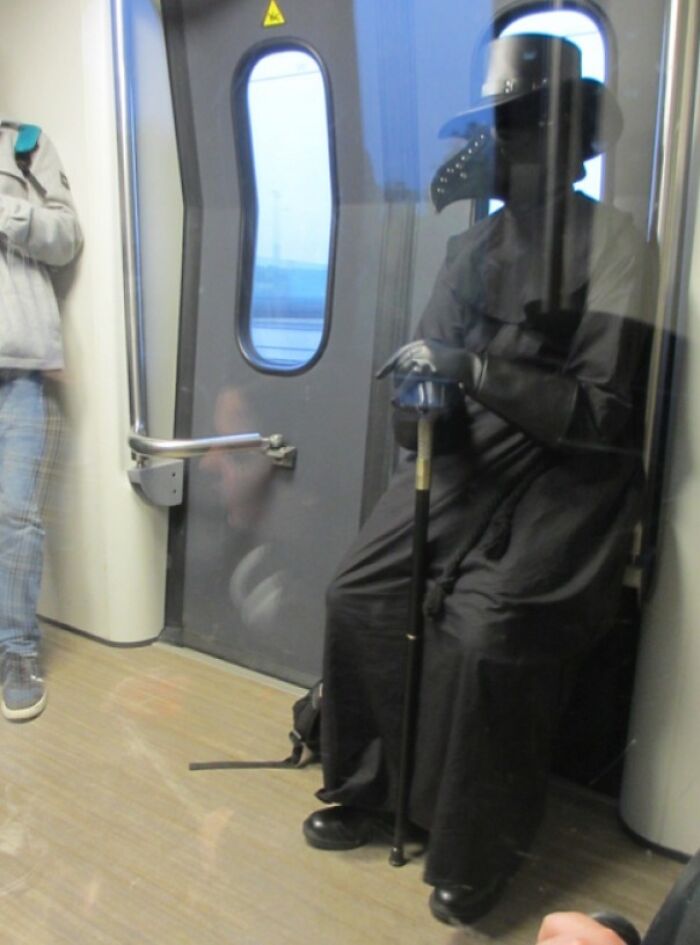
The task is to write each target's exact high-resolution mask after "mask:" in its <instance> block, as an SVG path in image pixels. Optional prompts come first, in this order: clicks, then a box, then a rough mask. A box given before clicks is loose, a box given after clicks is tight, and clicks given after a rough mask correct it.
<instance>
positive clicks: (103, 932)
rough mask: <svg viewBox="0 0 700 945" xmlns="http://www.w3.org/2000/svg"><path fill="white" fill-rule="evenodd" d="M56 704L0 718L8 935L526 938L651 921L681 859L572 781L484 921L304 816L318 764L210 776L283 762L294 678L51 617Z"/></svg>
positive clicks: (1, 848)
mask: <svg viewBox="0 0 700 945" xmlns="http://www.w3.org/2000/svg"><path fill="white" fill-rule="evenodd" d="M46 642H47V646H46V650H47V675H48V679H49V684H50V685H49V703H48V707H47V709H46V711H45V713H44V715H43V716H41V717H40V718H39V719H37V720H34V721H32V722H29V723H26V724H22V725H11V724H9V723H3V722H2V721H0V749H1V751H0V774H1V780H0V797H1V806H0V942H1V943H2V945H53V943H64V942H65V943H71V945H101V943H104V945H137V943H148V945H302V943H303V945H309V943H313V945H316V943H319V945H360V943H362V945H385V943H386V945H389V943H401V945H426V943H435V945H448V943H449V945H463V943H464V945H466V943H470V942H484V941H492V940H493V941H498V942H502V943H504V945H532V943H533V942H534V939H535V934H536V930H537V927H538V924H539V921H540V919H541V917H542V915H543V914H544V913H545V912H547V911H551V910H553V909H570V908H575V909H580V910H582V911H585V912H587V911H591V910H594V909H597V908H602V907H605V908H612V909H615V910H617V911H620V912H622V913H624V914H626V915H627V916H628V917H629V918H631V919H633V920H634V921H636V922H637V923H638V924H639V926H640V927H641V928H645V927H646V925H647V924H648V921H649V919H650V917H651V916H652V915H653V914H654V912H655V911H656V908H657V906H658V904H659V902H660V901H661V900H662V898H663V897H664V895H665V893H666V891H667V890H668V888H669V887H670V885H671V884H672V882H673V880H674V878H675V876H676V875H677V874H678V872H679V870H680V869H681V867H680V865H679V864H678V863H676V862H674V861H673V860H670V859H667V858H666V857H664V856H661V855H659V854H655V853H650V852H648V851H646V850H644V849H643V848H642V847H641V846H639V845H638V844H636V843H635V842H634V841H632V840H631V839H630V838H629V837H627V836H626V835H625V833H624V832H623V831H622V829H621V828H620V827H619V825H618V823H617V821H616V817H615V810H614V807H613V805H611V804H610V803H609V802H608V801H606V800H604V799H601V798H600V796H598V795H595V794H592V793H588V792H586V791H583V790H580V789H578V788H573V787H570V786H567V785H564V784H556V785H554V786H553V789H552V792H551V799H550V804H549V812H548V816H547V820H546V822H545V824H544V827H543V829H542V831H541V834H540V837H539V839H538V842H537V844H536V846H535V848H534V849H533V850H532V851H531V853H530V854H529V855H528V856H527V858H526V859H525V862H524V864H523V867H522V869H521V870H520V872H519V873H518V875H517V876H516V877H515V878H514V880H513V882H512V884H511V886H510V888H509V889H508V891H507V894H506V896H505V897H504V899H503V901H502V902H501V903H500V904H499V906H498V907H497V908H496V909H495V910H494V912H493V913H492V914H491V916H489V917H488V919H486V920H484V921H483V922H482V923H481V924H480V925H479V926H478V928H472V929H465V930H461V929H453V928H450V927H447V926H444V925H441V924H440V923H438V922H436V921H435V920H434V919H433V918H432V917H431V916H430V914H429V912H428V909H427V897H428V893H429V891H430V890H429V887H427V886H425V885H424V884H423V882H422V880H421V863H420V859H416V860H415V861H413V862H410V863H409V864H408V865H407V866H406V867H404V868H403V869H398V870H397V869H392V868H391V867H390V866H389V865H388V864H387V852H386V850H385V849H382V848H379V847H367V848H363V849H360V850H355V851H351V852H349V853H343V854H339V853H322V852H318V851H315V850H312V849H311V848H309V847H308V846H306V845H305V843H304V841H303V839H302V836H301V832H300V825H301V822H302V820H303V818H304V817H305V816H306V815H307V814H308V812H309V811H310V810H312V809H313V808H314V807H315V806H318V805H317V804H316V803H315V800H314V796H313V794H314V791H315V790H317V788H318V787H319V786H320V772H319V769H318V768H317V767H311V768H307V769H305V770H303V771H299V770H281V771H280V770H249V771H199V772H192V771H189V770H188V764H189V762H191V761H208V760H217V759H233V758H235V759H239V760H254V759H261V758H281V757H284V755H285V754H286V753H287V750H288V748H289V743H288V741H287V737H286V733H287V731H288V730H289V727H290V717H291V704H292V702H293V700H294V698H295V691H294V690H293V689H292V687H288V686H285V685H283V684H279V683H275V682H274V681H268V680H265V679H262V678H261V677H255V676H254V675H253V674H247V673H245V672H240V671H237V670H236V669H234V668H232V667H230V666H228V665H226V664H224V663H220V662H218V661H216V660H212V659H210V658H208V657H202V656H199V655H197V654H194V653H192V652H190V651H186V650H178V649H176V648H172V647H168V646H165V645H160V644H156V645H154V646H150V647H144V648H136V649H115V648H111V647H108V646H105V645H103V644H101V643H98V642H95V641H92V640H89V639H86V638H84V637H81V636H78V635H76V634H73V633H70V632H68V631H64V630H60V629H57V628H54V627H48V628H46Z"/></svg>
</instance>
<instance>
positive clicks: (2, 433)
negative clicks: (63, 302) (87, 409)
mask: <svg viewBox="0 0 700 945" xmlns="http://www.w3.org/2000/svg"><path fill="white" fill-rule="evenodd" d="M81 242H82V236H81V231H80V225H79V223H78V218H77V216H76V212H75V207H74V206H73V200H72V197H71V194H70V189H69V186H68V179H67V177H66V175H65V173H64V172H63V168H62V167H61V163H60V161H59V158H58V155H57V153H56V150H55V148H54V146H53V144H52V143H51V141H50V140H49V138H48V137H47V136H46V135H45V134H44V133H43V132H41V131H40V129H39V128H37V127H36V126H31V125H17V124H15V123H14V122H8V121H3V122H1V123H0V310H1V313H2V314H1V315H0V648H1V653H2V714H3V715H4V717H5V718H6V719H9V720H10V721H22V720H26V719H31V718H34V717H35V716H37V715H39V713H40V712H41V711H42V710H43V708H44V706H45V704H46V690H45V687H44V682H43V679H42V673H41V667H40V661H39V656H40V654H39V644H40V632H39V625H38V622H37V615H36V607H37V600H38V597H39V588H40V584H41V572H42V560H43V540H44V531H43V527H42V523H41V517H40V504H41V498H42V491H43V488H44V485H45V482H46V473H47V469H46V462H45V450H46V445H47V433H48V419H49V414H50V412H51V410H50V404H49V403H48V398H49V396H51V395H50V394H49V393H48V392H47V390H46V381H47V377H48V376H50V373H51V372H57V371H60V370H61V369H62V367H63V353H62V346H61V326H60V319H59V311H58V304H57V301H56V295H55V292H54V289H53V285H52V281H51V270H52V269H53V268H54V267H59V266H65V265H67V264H68V263H70V262H71V261H72V260H73V259H74V258H75V256H76V254H77V253H78V251H79V249H80V246H81Z"/></svg>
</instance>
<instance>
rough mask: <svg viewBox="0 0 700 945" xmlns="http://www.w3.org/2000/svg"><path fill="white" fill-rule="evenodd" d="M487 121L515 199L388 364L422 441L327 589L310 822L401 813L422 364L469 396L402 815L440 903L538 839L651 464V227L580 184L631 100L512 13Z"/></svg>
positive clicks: (399, 425) (345, 839)
mask: <svg viewBox="0 0 700 945" xmlns="http://www.w3.org/2000/svg"><path fill="white" fill-rule="evenodd" d="M475 122H480V123H482V124H483V123H485V122H486V123H487V125H488V127H489V129H490V130H489V142H491V146H490V152H491V153H492V155H493V164H492V166H491V168H490V170H489V181H490V189H491V192H492V193H493V194H494V195H495V196H500V197H501V199H502V200H503V201H504V202H505V206H504V207H503V208H502V209H500V210H499V211H497V212H496V213H493V214H492V215H491V216H488V217H487V218H485V219H483V220H481V221H480V222H478V223H476V224H475V225H473V226H472V227H471V228H470V229H468V230H467V231H466V232H465V233H462V234H461V235H458V236H455V237H453V238H452V239H450V241H449V243H448V247H447V258H446V260H445V263H444V265H443V267H442V270H441V272H440V273H439V275H438V278H437V282H436V284H435V288H434V291H433V293H432V297H431V299H430V301H429V303H428V306H427V309H426V310H425V312H424V314H423V316H422V318H421V320H420V323H419V325H418V329H417V332H416V336H415V337H416V340H415V341H413V342H411V343H409V344H408V345H406V346H404V347H403V348H401V349H400V350H399V351H398V352H397V353H396V354H395V355H394V357H393V358H392V360H391V361H390V363H389V365H388V366H387V370H391V371H392V372H393V373H394V377H395V383H396V388H395V390H396V395H395V403H396V404H397V412H396V417H397V422H396V431H397V436H398V437H399V441H400V442H401V445H403V446H404V447H406V448H408V450H409V454H408V455H407V456H405V457H404V458H403V460H402V462H401V465H400V466H399V469H398V471H397V473H396V475H395V476H394V478H393V480H392V482H391V484H390V486H389V489H388V490H387V492H386V493H385V494H384V496H383V497H382V498H381V499H380V501H379V502H378V504H377V506H376V507H375V509H374V511H373V513H372V514H371V516H370V517H369V519H368V520H367V522H366V523H365V525H364V526H363V528H362V530H361V533H360V535H359V537H358V539H357V540H356V542H355V543H354V545H353V546H352V548H351V549H350V551H349V552H348V554H347V556H346V557H345V559H344V561H343V563H342V564H341V566H340V568H339V570H338V572H337V574H336V577H335V578H334V580H333V582H332V583H331V586H330V588H329V590H328V598H327V603H328V618H327V630H326V639H325V651H324V691H323V710H322V711H323V724H322V763H323V779H324V783H323V788H322V790H321V791H319V793H318V796H319V798H320V799H321V800H322V801H324V802H326V803H327V804H332V805H335V806H332V807H328V808H324V809H321V810H319V811H316V812H314V813H313V814H311V815H310V816H309V817H308V818H307V820H306V821H305V823H304V834H305V837H306V839H307V841H308V842H309V843H310V844H311V845H312V846H315V847H318V848H320V849H330V850H343V849H350V848H352V847H356V846H359V845H361V844H363V843H365V842H367V841H368V840H370V839H373V838H376V837H377V836H379V835H382V834H383V835H386V831H387V827H388V825H390V818H391V815H392V812H393V810H394V807H395V798H396V792H397V777H398V766H399V745H400V728H401V716H402V698H403V680H404V660H405V628H406V620H407V611H408V606H409V605H408V601H409V585H410V575H411V538H412V523H413V485H414V471H413V464H414V461H415V455H414V454H412V453H411V452H410V451H411V450H415V427H416V420H415V413H414V412H412V410H411V404H410V391H411V389H412V385H413V386H415V381H416V379H418V380H423V379H425V378H426V377H428V378H430V379H432V380H434V381H435V382H437V383H444V384H447V385H449V390H450V391H451V400H452V402H453V408H452V411H451V413H450V415H449V416H448V417H447V418H444V419H442V420H440V421H438V423H437V424H436V430H435V442H436V453H437V454H438V455H436V456H435V458H434V461H433V489H432V501H431V511H430V527H429V538H428V542H429V560H430V564H429V576H428V590H427V595H426V601H425V611H426V622H425V629H424V645H423V656H422V664H421V666H422V668H421V683H420V693H419V710H418V724H417V734H416V744H415V762H414V767H413V772H412V780H411V790H410V800H409V819H410V822H411V823H412V824H413V825H415V826H416V827H417V828H419V829H420V830H422V831H427V832H428V842H427V850H426V858H425V881H426V882H427V883H428V884H430V885H432V886H433V887H434V889H433V891H432V894H431V897H430V908H431V910H432V912H433V914H434V915H435V916H436V917H437V918H438V919H440V920H443V921H448V922H451V921H458V922H470V921H473V920H474V919H476V918H478V917H479V916H480V915H482V914H483V913H484V912H485V911H487V910H488V909H489V908H491V906H492V905H493V904H494V903H495V902H496V901H497V899H498V898H499V896H500V894H501V892H502V890H503V888H504V886H505V884H506V883H507V881H508V879H509V877H510V876H511V874H512V873H513V871H514V870H515V869H516V867H517V865H518V862H519V859H520V857H521V856H522V855H523V852H524V851H526V850H527V849H528V846H529V845H530V843H531V841H532V839H533V836H534V834H535V831H536V828H537V826H538V824H539V822H540V820H541V817H542V813H543V808H544V803H545V795H546V787H547V778H548V768H549V757H550V743H551V739H552V734H553V731H554V729H555V727H556V723H557V718H558V713H559V711H560V709H561V707H562V702H563V700H564V697H565V694H566V680H567V679H568V678H569V676H570V671H571V667H572V666H573V665H575V664H576V662H577V660H579V659H580V658H581V656H582V655H583V654H584V653H585V652H586V651H587V650H588V649H589V648H591V647H592V646H593V645H594V644H595V643H596V641H597V640H598V639H599V638H600V636H601V634H603V633H604V632H605V631H606V630H607V629H608V627H609V624H610V621H611V618H612V616H613V614H614V611H615V607H616V600H617V595H618V591H619V590H620V589H621V587H622V582H623V573H624V570H625V566H626V562H627V559H628V555H629V552H630V546H631V539H632V534H633V529H634V527H635V523H636V522H637V519H638V516H639V512H640V499H641V495H642V490H643V485H644V476H643V469H642V462H641V450H640V442H641V429H642V424H641V420H640V418H641V416H642V410H641V400H642V398H641V397H640V396H639V391H638V389H637V387H638V382H639V377H640V374H643V372H644V352H645V349H646V340H647V328H646V326H645V324H644V321H643V319H642V317H641V307H642V273H643V270H644V243H643V240H642V239H641V237H640V236H639V234H638V233H637V230H636V229H635V226H634V225H633V223H632V221H631V219H630V218H629V216H628V215H626V214H624V213H622V212H620V211H619V210H617V209H615V208H613V207H610V206H605V205H603V204H601V203H598V202H596V201H594V200H592V199H590V198H588V197H586V196H584V195H582V194H580V193H578V192H576V191H575V190H574V186H573V185H574V183H575V181H576V180H578V179H580V178H581V177H582V176H583V162H584V161H585V160H587V159H588V158H590V157H592V156H594V155H596V154H600V153H602V152H603V151H604V150H605V149H606V148H607V147H608V146H609V145H610V144H611V142H612V141H613V140H614V138H615V135H616V134H617V133H618V132H619V128H620V124H621V118H620V116H619V110H618V108H617V105H616V103H615V102H614V100H613V98H612V95H611V93H610V92H609V91H608V90H607V89H606V88H605V87H604V86H603V85H601V84H600V83H597V82H594V81H592V80H589V79H582V78H581V68H580V53H579V51H578V49H577V47H576V46H574V45H573V44H572V43H569V42H567V41H566V40H561V39H555V38H553V37H549V36H542V35H527V36H515V37H507V38H500V39H497V40H495V41H493V42H492V43H491V44H490V54H489V71H488V74H487V79H486V84H485V86H484V89H483V100H482V101H481V102H480V103H479V104H478V105H477V106H475V107H474V108H472V109H470V110H469V111H468V112H466V113H464V115H462V116H458V118H456V119H454V120H453V121H452V122H450V123H449V125H448V126H447V129H446V130H447V133H448V134H450V135H460V134H462V135H464V136H473V135H474V134H475V129H474V128H473V127H472V124H473V123H475ZM477 137H478V139H479V140H483V136H482V135H477ZM440 176H441V177H442V178H444V179H445V180H447V179H448V178H449V174H442V175H440ZM453 176H454V175H453ZM458 176H459V175H458ZM439 189H440V179H438V181H437V190H439ZM444 202H446V201H445V200H443V203H444ZM455 394H457V396H455Z"/></svg>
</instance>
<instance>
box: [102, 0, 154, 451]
mask: <svg viewBox="0 0 700 945" xmlns="http://www.w3.org/2000/svg"><path fill="white" fill-rule="evenodd" d="M111 15H112V59H113V69H114V90H115V106H116V119H117V150H118V157H117V159H118V168H119V209H120V213H121V225H122V262H123V270H124V316H125V327H126V349H127V359H128V371H129V413H130V418H131V428H132V430H133V432H134V433H140V434H147V432H148V423H147V404H146V370H145V350H146V349H145V342H144V326H143V301H142V290H141V251H140V246H139V225H138V221H139V200H138V183H137V180H138V178H137V169H136V149H135V145H134V106H133V88H132V83H131V77H130V75H129V43H128V40H127V25H126V14H125V0H111Z"/></svg>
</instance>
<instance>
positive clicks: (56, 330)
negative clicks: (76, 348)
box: [0, 122, 82, 371]
mask: <svg viewBox="0 0 700 945" xmlns="http://www.w3.org/2000/svg"><path fill="white" fill-rule="evenodd" d="M17 134H18V132H17V128H16V126H15V125H13V124H12V123H10V122H2V123H0V369H2V368H15V369H17V368H19V369H22V370H42V371H47V370H55V369H57V368H61V367H63V351H62V344H61V325H60V318H59V312H58V304H57V302H56V295H55V292H54V288H53V284H52V281H51V269H52V268H53V267H58V266H65V265H66V264H67V263H69V262H71V260H73V259H74V258H75V256H76V254H77V253H78V251H79V250H80V247H81V245H82V233H81V230H80V224H79V222H78V218H77V215H76V212H75V207H74V205H73V199H72V197H71V193H70V189H69V186H68V179H67V178H66V175H65V173H64V172H63V168H62V167H61V163H60V161H59V159H58V155H57V153H56V150H55V148H54V146H53V144H52V143H51V141H50V140H49V138H48V137H47V136H46V135H45V134H43V133H42V134H41V136H40V137H39V143H38V146H37V149H36V151H35V152H34V153H33V155H32V159H31V165H30V170H29V174H28V176H26V177H25V176H24V174H23V173H22V171H21V170H20V169H19V168H18V166H17V162H16V160H15V154H14V148H15V141H16V139H17Z"/></svg>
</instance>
